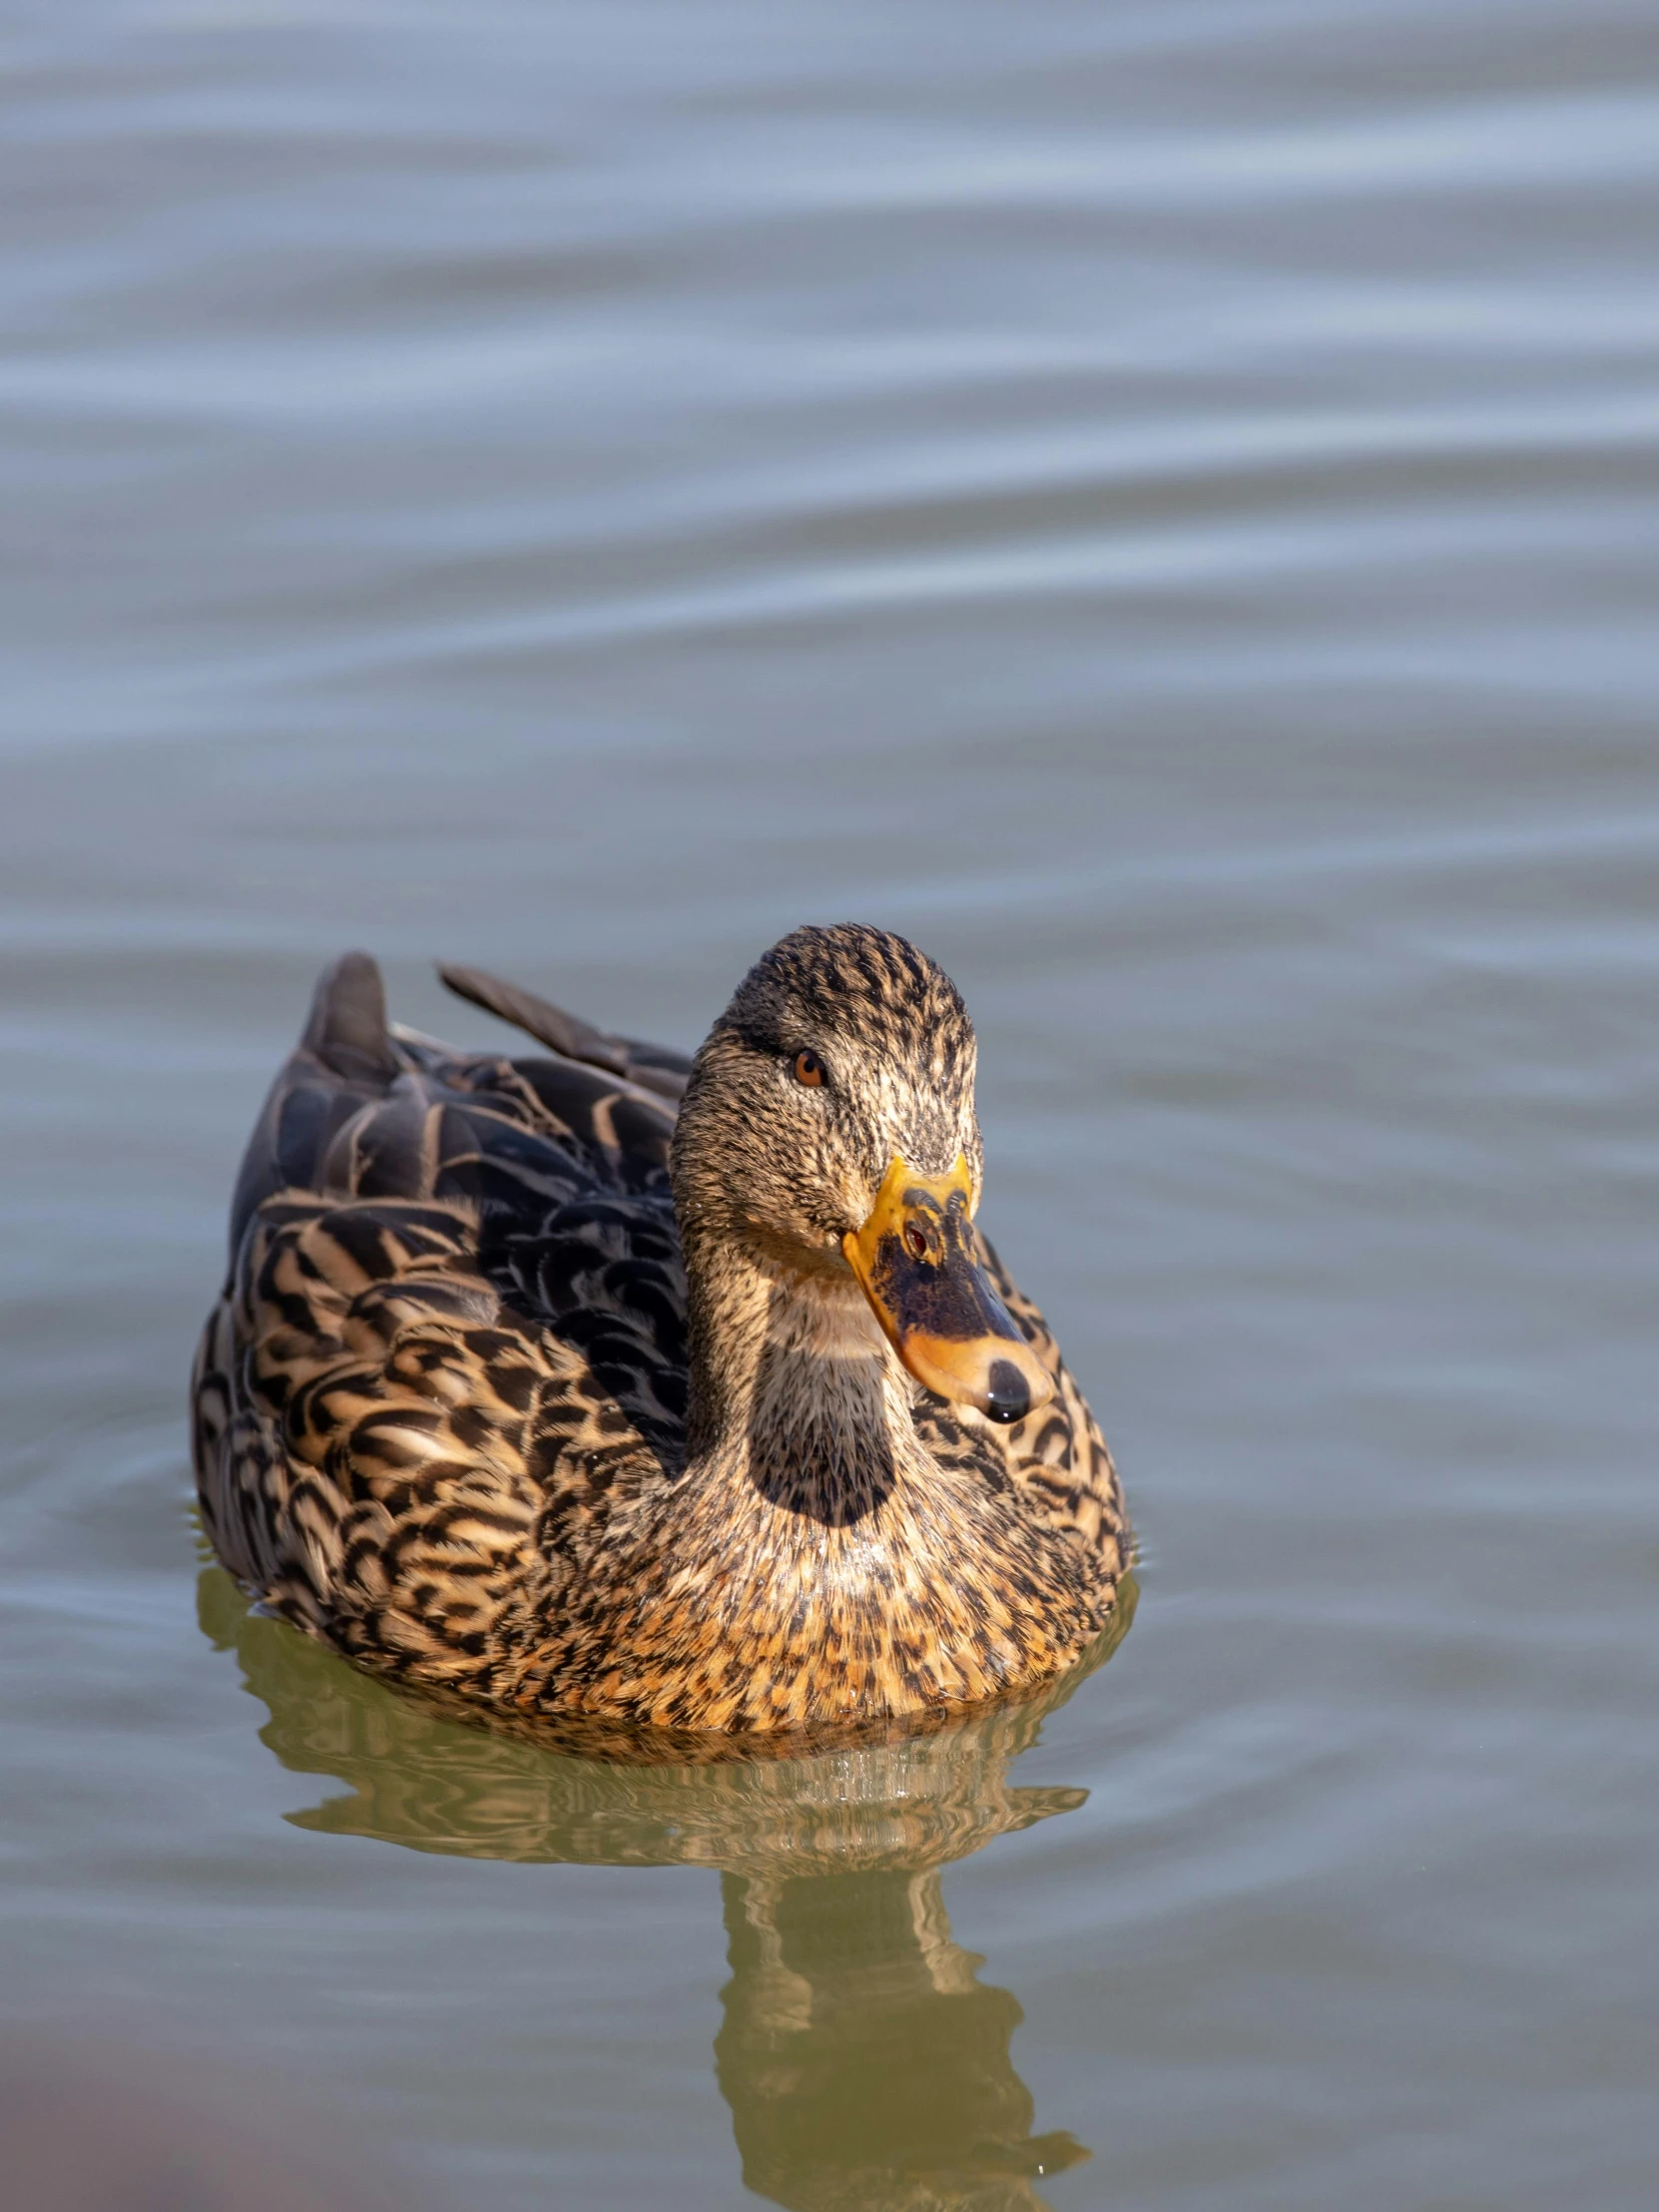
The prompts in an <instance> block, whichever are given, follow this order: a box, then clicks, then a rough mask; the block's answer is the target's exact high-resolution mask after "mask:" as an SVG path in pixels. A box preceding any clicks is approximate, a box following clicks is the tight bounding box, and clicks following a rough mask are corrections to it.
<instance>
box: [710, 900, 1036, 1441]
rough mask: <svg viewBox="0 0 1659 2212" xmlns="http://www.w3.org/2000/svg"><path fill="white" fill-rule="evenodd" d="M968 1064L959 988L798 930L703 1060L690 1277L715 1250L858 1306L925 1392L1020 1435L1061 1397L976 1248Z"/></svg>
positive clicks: (882, 953)
mask: <svg viewBox="0 0 1659 2212" xmlns="http://www.w3.org/2000/svg"><path fill="white" fill-rule="evenodd" d="M975 1049H976V1048H975V1044H974V1036H973V1024H972V1023H971V1022H970V1021H969V1020H968V1016H967V1008H966V1007H965V1006H964V1005H963V1004H962V1001H961V997H960V995H959V993H958V992H957V990H956V986H955V985H954V984H953V983H952V982H951V980H950V978H949V976H947V975H946V974H945V973H944V971H943V970H942V969H941V968H939V967H936V966H935V965H934V963H933V962H932V961H931V960H929V959H928V958H927V957H926V955H925V954H924V953H921V952H918V951H917V950H916V948H915V946H914V945H912V944H909V943H907V942H906V941H905V939H904V938H902V937H897V936H893V935H891V934H890V933H889V932H888V931H886V930H882V929H869V928H865V927H863V926H862V925H860V924H858V923H855V922H837V923H836V924H834V925H833V926H832V927H830V928H806V929H797V930H794V931H792V933H791V934H790V935H789V936H787V937H785V938H784V939H783V941H782V942H781V943H779V944H775V945H774V946H773V948H772V950H771V951H770V952H767V953H764V954H763V955H762V957H761V958H760V959H759V960H757V961H756V963H755V965H754V966H753V967H752V968H751V969H750V971H749V973H748V974H747V975H746V976H745V977H744V979H743V981H742V982H741V983H740V984H739V986H738V988H737V991H736V993H735V995H734V996H733V999H732V1003H731V1004H730V1005H729V1006H728V1007H727V1009H726V1011H725V1012H724V1013H723V1014H722V1015H721V1017H720V1019H719V1020H718V1021H717V1022H716V1023H715V1026H714V1028H713V1030H712V1031H711V1032H710V1034H709V1037H708V1039H707V1041H706V1042H705V1044H704V1045H703V1048H702V1050H701V1051H700V1052H699V1053H698V1055H697V1059H696V1062H695V1064H694V1066H693V1069H692V1075H691V1081H690V1083H689V1085H688V1086H687V1090H686V1095H685V1099H684V1101H683V1103H682V1105H681V1108H680V1119H679V1126H678V1128H677V1130H676V1134H675V1139H674V1194H675V1203H676V1207H677V1209H678V1212H679V1216H680V1222H681V1226H682V1230H683V1231H684V1233H685V1235H686V1240H687V1250H688V1258H692V1256H693V1255H694V1253H695V1255H696V1262H697V1264H698V1265H701V1266H709V1265H715V1266H718V1264H719V1258H720V1254H721V1251H722V1249H723V1248H724V1249H725V1250H726V1251H727V1252H729V1253H731V1252H741V1253H743V1254H744V1255H746V1256H747V1257H748V1258H749V1259H750V1260H751V1261H753V1262H757V1263H759V1264H761V1265H762V1266H764V1267H767V1268H769V1269H771V1270H775V1271H782V1272H783V1273H784V1274H786V1275H794V1276H796V1277H798V1278H800V1279H802V1280H803V1282H804V1283H806V1284H811V1285H816V1287H817V1288H818V1289H819V1290H820V1291H821V1292H825V1293H829V1294H830V1295H833V1294H834V1293H835V1291H837V1290H844V1292H845V1293H846V1295H847V1296H849V1297H851V1296H855V1295H856V1293H857V1292H860V1291H861V1293H862V1295H863V1296H864V1297H865V1298H866V1299H867V1300H868V1301H869V1304H870V1307H871V1309H872V1310H873V1312H874V1314H875V1317H876V1319H877V1321H878V1322H879V1323H880V1325H881V1328H882V1330H883V1331H884V1333H885V1335H886V1337H887V1340H888V1342H889V1343H890V1344H891V1345H892V1347H893V1350H894V1351H895V1352H896V1353H897V1355H898V1357H899V1359H900V1360H901V1361H902V1362H903V1363H904V1366H905V1367H906V1368H907V1369H908V1370H909V1372H910V1373H911V1374H912V1375H913V1376H914V1377H915V1378H916V1380H917V1381H918V1382H920V1383H924V1384H925V1385H926V1387H927V1388H928V1389H930V1390H936V1391H938V1392H939V1394H940V1395H941V1396H944V1397H947V1398H952V1399H955V1400H956V1401H958V1402H960V1403H966V1404H971V1405H976V1406H977V1407H978V1408H979V1410H980V1411H981V1412H982V1413H985V1414H988V1415H989V1417H990V1418H991V1419H993V1420H1000V1421H1012V1420H1018V1419H1019V1418H1020V1417H1021V1416H1022V1415H1023V1414H1025V1413H1027V1412H1029V1411H1030V1409H1031V1408H1032V1407H1033V1406H1034V1405H1039V1404H1041V1403H1042V1402H1043V1400H1044V1399H1045V1398H1046V1397H1048V1396H1049V1394H1050V1392H1051V1390H1052V1387H1053V1385H1052V1383H1051V1381H1050V1379H1049V1376H1048V1373H1047V1370H1046V1369H1045V1368H1044V1367H1043V1365H1042V1363H1041V1362H1040V1361H1039V1360H1038V1359H1037V1358H1036V1356H1035V1354H1034V1353H1033V1352H1032V1351H1031V1350H1030V1348H1029V1347H1028V1346H1027V1344H1026V1342H1025V1340H1024V1338H1023V1337H1022V1336H1021V1335H1020V1332H1019V1329H1018V1327H1017V1326H1016V1324H1015V1323H1014V1321H1013V1320H1012V1318H1011V1317H1010V1315H1009V1313H1008V1311H1007V1309H1006V1307H1005V1306H1004V1305H1003V1303H1002V1301H1001V1299H1000V1298H999V1297H998V1295H997V1292H996V1290H995V1287H994V1286H993V1285H992V1283H991V1282H990V1280H989V1278H988V1277H987V1275H986V1274H985V1271H984V1270H983V1268H982V1267H981V1266H980V1265H979V1263H978V1259H977V1257H976V1253H975V1247H974V1239H973V1234H972V1230H971V1227H970V1223H971V1221H972V1217H973V1214H974V1211H975V1209H976V1208H977V1206H978V1203H979V1190H980V1182H981V1177H982V1170H983V1147H982V1146H981V1143H980V1139H979V1124H978V1121H977V1119H976V1117H975V1114H974V1110H973V1077H974V1066H975ZM854 1287H855V1288H854Z"/></svg>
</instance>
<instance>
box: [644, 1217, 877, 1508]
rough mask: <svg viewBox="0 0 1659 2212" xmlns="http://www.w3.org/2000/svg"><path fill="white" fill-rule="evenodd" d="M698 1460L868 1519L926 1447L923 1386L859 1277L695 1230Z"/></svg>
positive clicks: (792, 1499)
mask: <svg viewBox="0 0 1659 2212" xmlns="http://www.w3.org/2000/svg"><path fill="white" fill-rule="evenodd" d="M686 1272H687V1278H688V1289H689V1292H690V1302H689V1303H690V1319H691V1331H690V1346H689V1351H690V1366H691V1399H690V1406H689V1409H688V1422H687V1427H688V1444H689V1447H690V1464H691V1467H692V1468H693V1469H698V1468H703V1469H706V1470H708V1471H710V1472H715V1471H718V1472H720V1473H723V1474H727V1475H734V1476H738V1477H740V1478H742V1479H744V1480H746V1481H747V1482H748V1483H750V1484H752V1485H753V1486H754V1488H755V1489H757V1490H759V1491H760V1492H761V1494H762V1495H763V1496H764V1497H767V1498H769V1499H771V1500H772V1502H773V1503H775V1504H777V1505H781V1506H784V1507H787V1508H790V1509H792V1510H794V1511H797V1512H804V1513H808V1514H810V1515H812V1517H813V1518H814V1519H817V1520H821V1521H825V1522H827V1523H829V1524H830V1526H832V1527H834V1526H845V1525H847V1524H848V1523H850V1522H852V1521H856V1520H859V1519H861V1518H862V1517H863V1515H864V1514H866V1513H867V1512H869V1511H870V1510H871V1509H872V1508H873V1507H875V1506H878V1505H879V1504H880V1503H881V1502H882V1500H883V1499H884V1498H885V1497H886V1496H887V1495H888V1494H889V1493H890V1491H891V1490H892V1488H893V1486H894V1483H895V1481H897V1480H898V1479H899V1477H900V1475H901V1473H902V1470H903V1465H904V1462H905V1460H906V1459H907V1458H913V1457H914V1456H915V1454H916V1451H917V1446H916V1443H915V1432H914V1428H913V1425H912V1422H911V1420H910V1411H909V1409H910V1404H911V1401H912V1398H913V1391H912V1387H911V1384H910V1383H909V1379H908V1378H907V1377H906V1375H905V1374H904V1371H903V1370H902V1368H900V1366H899V1364H898V1362H897V1360H896V1359H895V1358H894V1357H893V1355H892V1353H891V1351H890V1349H889V1348H888V1345H887V1342H886V1340H885V1338H884V1337H883V1336H882V1335H881V1332H880V1330H879V1328H878V1327H877V1326H876V1322H875V1317H874V1316H873V1314H871V1312H870V1310H869V1307H868V1305H867V1304H866V1302H865V1300H864V1299H863V1297H862V1295H861V1294H860V1292H859V1291H858V1288H857V1286H856V1284H855V1283H853V1282H852V1280H851V1278H850V1276H849V1277H848V1278H847V1280H846V1281H845V1283H844V1284H843V1283H841V1282H839V1281H837V1280H836V1279H835V1278H833V1277H830V1276H803V1275H801V1274H797V1273H794V1272H792V1271H791V1270H789V1269H787V1268H784V1267H782V1266H776V1265H772V1264H769V1263H768V1262H766V1261H763V1260H760V1259H758V1258H756V1257H755V1256H754V1255H752V1254H749V1253H746V1252H744V1251H742V1250H741V1249H739V1248H736V1247H733V1246H731V1245H726V1244H723V1245H721V1246H720V1247H719V1248H718V1249H716V1250H710V1249H708V1248H707V1247H701V1248H700V1244H699V1240H698V1239H697V1238H696V1237H695V1235H694V1236H693V1237H691V1238H690V1239H688V1241H687V1250H686Z"/></svg>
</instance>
